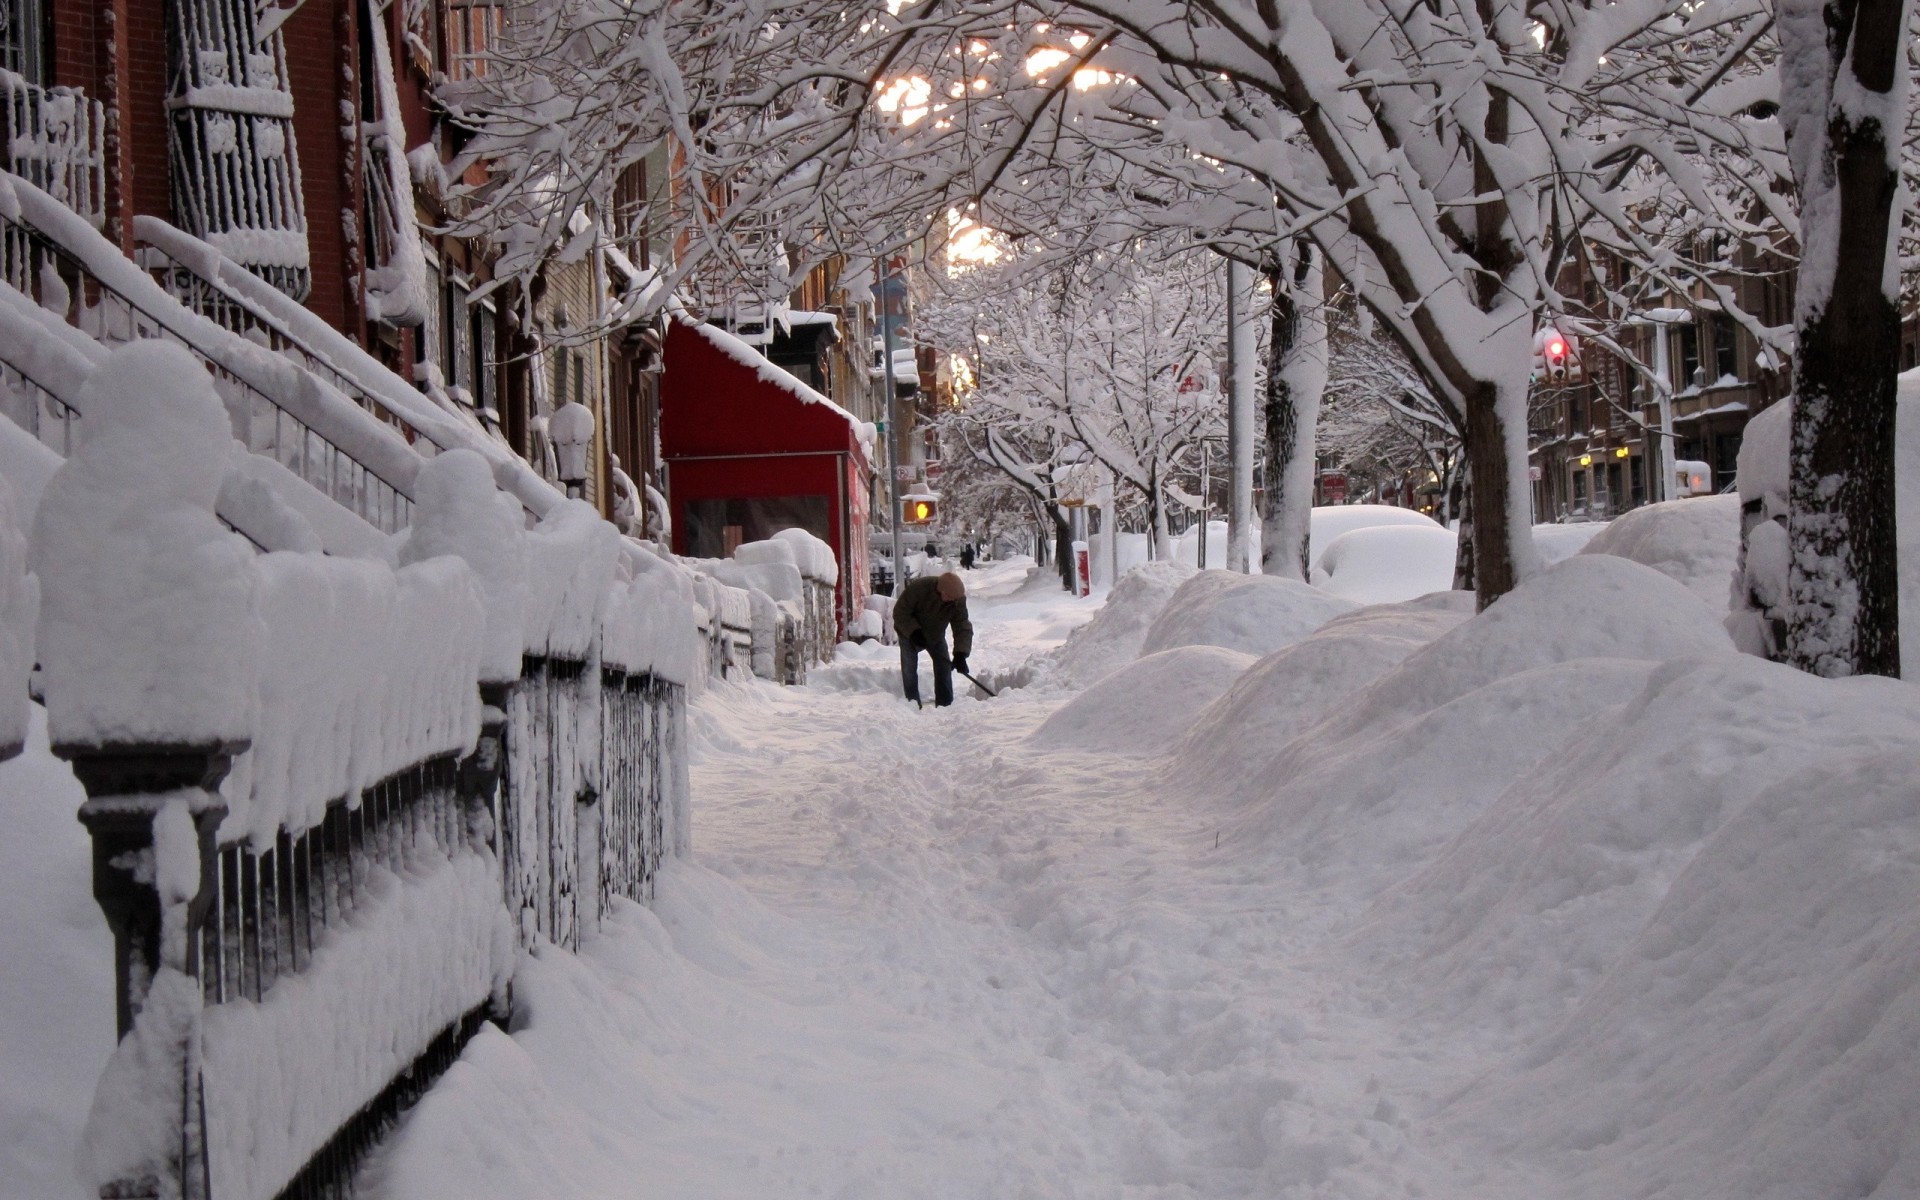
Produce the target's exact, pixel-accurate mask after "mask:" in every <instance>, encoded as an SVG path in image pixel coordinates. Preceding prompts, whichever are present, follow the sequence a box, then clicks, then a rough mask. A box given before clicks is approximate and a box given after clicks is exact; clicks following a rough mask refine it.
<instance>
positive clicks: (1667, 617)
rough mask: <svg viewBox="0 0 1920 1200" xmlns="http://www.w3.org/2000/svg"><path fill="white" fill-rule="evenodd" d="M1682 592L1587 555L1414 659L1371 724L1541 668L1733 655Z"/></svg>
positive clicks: (1380, 690)
mask: <svg viewBox="0 0 1920 1200" xmlns="http://www.w3.org/2000/svg"><path fill="white" fill-rule="evenodd" d="M1732 650H1733V644H1732V642H1731V641H1729V640H1728V638H1727V634H1726V631H1725V630H1723V629H1722V628H1721V627H1720V624H1719V622H1718V621H1717V620H1716V619H1715V618H1714V615H1713V614H1712V613H1710V612H1708V611H1707V610H1706V609H1705V608H1704V607H1703V606H1701V605H1700V604H1699V602H1698V601H1697V600H1696V599H1695V598H1694V596H1693V593H1691V592H1689V591H1687V590H1686V588H1684V587H1682V586H1681V585H1680V584H1678V583H1675V582H1674V581H1673V580H1671V579H1669V578H1667V577H1666V576H1664V575H1662V574H1660V573H1659V572H1657V571H1654V570H1653V569H1651V568H1649V567H1643V566H1641V565H1639V564H1638V563H1633V562H1629V561H1628V560H1626V559H1622V558H1615V557H1613V556H1611V555H1599V554H1595V555H1578V556H1575V557H1573V558H1570V559H1567V560H1566V561H1564V562H1561V563H1559V564H1557V565H1555V566H1552V567H1549V568H1547V569H1546V570H1544V571H1542V572H1540V573H1539V574H1538V575H1535V576H1533V577H1532V578H1530V579H1527V580H1526V581H1524V582H1522V583H1521V585H1520V586H1519V587H1517V588H1515V589H1514V590H1513V591H1511V592H1509V593H1507V594H1506V595H1505V596H1503V597H1501V598H1500V599H1499V600H1498V601H1496V602H1495V603H1494V604H1493V605H1492V606H1491V607H1489V608H1488V609H1487V610H1486V611H1485V612H1483V613H1481V614H1480V615H1479V616H1478V617H1476V618H1475V619H1473V620H1472V621H1469V622H1467V623H1466V624H1464V625H1462V626H1460V627H1459V628H1458V629H1455V630H1453V631H1452V632H1451V633H1448V634H1446V635H1444V636H1442V637H1441V638H1439V639H1438V640H1436V641H1434V642H1433V643H1432V644H1431V645H1429V646H1426V647H1425V648H1423V649H1421V650H1420V651H1419V652H1418V653H1416V654H1415V655H1413V656H1412V657H1410V658H1408V659H1407V660H1406V661H1405V662H1404V663H1402V664H1401V666H1400V668H1399V669H1397V670H1396V671H1395V672H1393V674H1392V675H1391V676H1389V677H1387V678H1386V679H1383V680H1382V681H1381V683H1380V684H1379V685H1378V686H1376V687H1375V688H1374V689H1373V692H1374V694H1373V696H1372V699H1371V704H1370V707H1371V708H1372V709H1373V710H1375V711H1374V712H1373V713H1372V714H1371V715H1369V717H1368V718H1367V719H1374V718H1375V717H1384V716H1385V715H1387V714H1390V713H1400V714H1406V713H1415V712H1425V711H1427V710H1430V709H1433V708H1436V707H1438V706H1439V705H1442V704H1445V703H1446V702H1447V701H1449V700H1452V699H1454V698H1455V697H1458V696H1462V695H1465V694H1466V693H1468V692H1470V691H1472V690H1474V689H1475V688H1479V687H1484V686H1486V685H1487V684H1489V683H1492V682H1494V681H1495V680H1498V679H1503V678H1505V677H1507V676H1509V675H1514V674H1518V673H1519V672H1521V671H1527V670H1531V669H1533V668H1535V667H1544V666H1551V665H1553V664H1555V663H1563V662H1569V661H1571V660H1573V659H1578V658H1624V659H1635V660H1642V661H1655V662H1663V661H1666V660H1668V659H1674V658H1687V657H1694V656H1700V655H1714V654H1722V653H1731V652H1732Z"/></svg>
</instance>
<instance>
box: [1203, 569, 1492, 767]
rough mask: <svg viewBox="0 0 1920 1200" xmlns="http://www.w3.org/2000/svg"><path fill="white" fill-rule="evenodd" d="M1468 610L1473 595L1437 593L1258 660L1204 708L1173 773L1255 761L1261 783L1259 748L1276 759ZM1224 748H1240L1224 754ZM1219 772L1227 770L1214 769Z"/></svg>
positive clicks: (1339, 620) (1332, 627)
mask: <svg viewBox="0 0 1920 1200" xmlns="http://www.w3.org/2000/svg"><path fill="white" fill-rule="evenodd" d="M1473 611H1474V598H1473V595H1472V593H1470V592H1435V593H1433V594H1431V595H1428V596H1425V597H1422V598H1421V599H1418V600H1412V601H1408V602H1405V603H1401V604H1382V605H1374V606H1371V607H1368V608H1362V609H1359V610H1357V611H1354V612H1351V613H1346V614H1343V615H1341V616H1337V617H1335V618H1333V620H1331V621H1328V622H1327V623H1326V624H1325V625H1322V626H1321V627H1320V628H1319V629H1318V630H1317V631H1316V632H1315V633H1314V634H1313V636H1311V637H1308V638H1306V639H1305V640H1303V641H1299V642H1295V643H1294V644H1293V645H1291V646H1286V647H1283V648H1281V649H1279V650H1276V651H1274V652H1273V653H1272V654H1269V655H1267V656H1266V657H1265V658H1262V659H1260V660H1259V661H1258V662H1256V663H1255V664H1254V665H1253V666H1252V667H1251V668H1249V669H1248V670H1247V672H1246V673H1245V674H1243V675H1241V676H1240V678H1239V679H1238V680H1237V681H1236V682H1235V683H1234V685H1233V687H1232V688H1231V689H1230V690H1229V691H1227V692H1226V694H1225V695H1223V696H1222V697H1220V699H1218V700H1217V701H1215V702H1214V703H1212V704H1210V705H1208V706H1207V708H1206V709H1204V710H1203V711H1202V712H1201V713H1200V714H1199V715H1198V716H1197V718H1196V719H1195V720H1194V722H1193V725H1192V728H1191V733H1190V735H1189V737H1188V740H1187V743H1186V744H1185V745H1184V746H1183V747H1182V748H1181V750H1180V752H1179V753H1178V755H1177V756H1176V757H1175V759H1174V764H1175V766H1176V768H1177V771H1176V773H1177V774H1179V775H1182V776H1185V777H1190V778H1207V779H1224V778H1230V777H1233V776H1234V775H1235V771H1236V770H1237V769H1243V768H1244V764H1246V763H1247V762H1253V763H1256V764H1259V765H1257V766H1256V767H1255V768H1254V770H1253V771H1252V773H1251V774H1252V776H1253V778H1255V779H1257V778H1261V777H1264V775H1265V774H1266V773H1265V770H1264V764H1263V763H1261V761H1260V758H1259V755H1258V753H1257V751H1258V748H1260V747H1265V748H1266V750H1267V751H1268V752H1269V753H1277V752H1278V751H1279V750H1281V749H1282V748H1284V747H1285V746H1286V744H1287V743H1288V742H1290V741H1292V740H1293V739H1294V738H1295V737H1297V736H1299V735H1300V734H1302V733H1304V732H1306V730H1308V729H1310V728H1312V727H1313V726H1314V725H1316V724H1318V723H1319V722H1320V721H1321V720H1322V719H1323V718H1325V717H1326V715H1327V714H1328V713H1329V712H1331V711H1333V709H1334V708H1336V707H1337V706H1338V705H1339V704H1340V703H1341V702H1342V701H1344V700H1346V699H1347V697H1349V696H1351V695H1353V694H1354V693H1356V692H1358V691H1359V690H1360V689H1362V688H1364V687H1366V686H1367V685H1368V684H1370V683H1372V682H1373V681H1374V680H1376V679H1378V678H1380V676H1382V675H1384V674H1386V673H1387V672H1388V671H1389V670H1391V669H1393V668H1394V667H1395V666H1397V665H1399V663H1400V662H1401V661H1402V660H1403V659H1405V658H1406V657H1407V656H1408V655H1409V654H1412V653H1413V652H1414V651H1415V650H1418V649H1420V647H1422V646H1425V645H1426V644H1427V643H1429V642H1431V641H1433V640H1434V639H1435V638H1437V637H1439V636H1440V635H1441V634H1443V633H1446V632H1447V631H1449V630H1451V629H1453V628H1455V627H1456V626H1458V625H1460V624H1462V623H1463V622H1465V621H1466V620H1467V619H1468V618H1469V617H1471V616H1473ZM1222 747H1238V748H1242V749H1239V750H1237V751H1236V752H1235V753H1233V754H1229V755H1224V756H1223V755H1222V754H1221V752H1220V751H1221V748H1222ZM1220 767H1226V768H1227V770H1225V771H1218V770H1217V769H1218V768H1220Z"/></svg>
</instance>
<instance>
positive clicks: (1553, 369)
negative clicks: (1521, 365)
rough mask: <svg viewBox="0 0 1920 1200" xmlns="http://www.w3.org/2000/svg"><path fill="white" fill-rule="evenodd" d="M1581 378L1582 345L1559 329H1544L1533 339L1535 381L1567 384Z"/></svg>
mask: <svg viewBox="0 0 1920 1200" xmlns="http://www.w3.org/2000/svg"><path fill="white" fill-rule="evenodd" d="M1578 378H1580V343H1579V342H1578V341H1576V340H1575V339H1574V338H1572V337H1569V336H1568V335H1566V334H1564V333H1561V332H1560V331H1559V330H1558V329H1551V328H1549V329H1542V330H1541V331H1540V332H1538V333H1536V334H1535V335H1534V338H1533V379H1534V381H1535V382H1536V383H1537V382H1540V381H1542V380H1545V381H1547V382H1549V383H1565V382H1567V381H1568V380H1572V379H1578Z"/></svg>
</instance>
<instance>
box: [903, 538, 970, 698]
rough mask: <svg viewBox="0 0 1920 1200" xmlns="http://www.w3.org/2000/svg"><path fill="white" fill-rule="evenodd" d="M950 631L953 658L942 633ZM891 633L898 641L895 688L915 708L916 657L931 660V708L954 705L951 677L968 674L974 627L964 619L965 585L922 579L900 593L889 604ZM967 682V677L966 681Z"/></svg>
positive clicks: (948, 577) (949, 578)
mask: <svg viewBox="0 0 1920 1200" xmlns="http://www.w3.org/2000/svg"><path fill="white" fill-rule="evenodd" d="M948 626H952V628H953V654H952V656H951V657H949V656H948V654H947V628H948ZM893 631H894V632H895V633H897V634H899V635H900V687H901V690H902V691H904V692H905V693H906V696H907V699H909V700H911V701H913V702H914V703H915V704H918V703H920V652H921V651H922V650H925V651H926V652H927V655H928V657H930V658H932V659H933V703H934V705H935V706H936V707H941V708H944V707H945V706H947V705H949V704H952V703H953V673H954V672H955V671H958V672H960V673H961V674H962V675H966V674H967V653H968V651H970V650H972V649H973V622H972V621H969V620H968V619H967V585H966V584H965V583H963V582H961V579H960V577H959V576H958V575H955V574H954V573H953V572H951V571H949V572H947V573H946V574H945V575H939V576H932V575H926V576H922V577H920V578H919V579H916V580H914V581H913V582H912V583H909V584H908V585H907V586H906V587H904V588H901V589H900V598H899V599H897V600H895V601H894V602H893ZM968 678H972V676H968Z"/></svg>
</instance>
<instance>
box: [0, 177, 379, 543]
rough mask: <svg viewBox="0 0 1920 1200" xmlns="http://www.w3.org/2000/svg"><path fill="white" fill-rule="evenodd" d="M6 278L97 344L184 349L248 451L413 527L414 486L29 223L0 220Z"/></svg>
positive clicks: (354, 505)
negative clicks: (367, 459) (149, 343)
mask: <svg viewBox="0 0 1920 1200" xmlns="http://www.w3.org/2000/svg"><path fill="white" fill-rule="evenodd" d="M0 277H4V279H5V282H7V283H9V284H11V285H12V286H13V287H14V288H15V289H17V290H18V291H20V292H21V293H23V294H25V295H26V296H28V297H30V298H32V299H33V300H34V301H36V302H37V303H39V304H40V306H41V307H43V308H46V309H48V310H49V311H51V312H54V313H56V314H57V315H59V316H60V317H61V318H62V319H64V320H65V321H66V322H67V323H68V324H70V325H72V326H74V327H75V328H77V329H79V330H81V331H82V332H84V333H86V334H88V335H89V336H91V337H93V338H95V339H96V340H99V341H103V342H130V341H134V340H136V339H139V338H160V339H163V340H166V341H170V342H173V343H175V344H177V345H180V346H183V347H185V348H186V349H187V350H188V352H190V353H191V354H193V356H194V357H195V358H197V359H199V360H200V362H201V363H202V364H203V365H205V366H206V368H207V370H208V371H209V373H211V374H212V376H213V378H214V383H215V386H216V387H217V388H219V389H220V391H221V392H222V394H223V398H224V399H225V400H226V402H227V409H228V412H229V413H230V414H231V415H232V416H233V419H234V433H235V436H237V437H238V438H240V440H241V441H242V442H244V443H245V444H246V445H247V448H248V449H250V450H252V451H254V452H255V453H257V454H263V455H266V456H268V457H271V458H273V459H275V460H276V461H278V462H279V463H280V464H281V465H282V466H285V467H286V468H288V469H289V470H291V471H292V472H293V473H294V474H296V475H299V476H300V477H301V478H302V479H305V480H306V481H307V482H308V483H310V484H312V485H313V486H314V487H315V488H317V489H319V490H320V491H321V492H322V493H323V494H325V495H327V496H329V497H331V498H333V499H334V500H335V501H337V502H338V503H340V504H341V505H343V506H344V507H346V508H347V509H348V510H350V511H352V512H354V513H356V514H357V515H359V516H360V517H362V518H363V519H365V520H366V521H367V522H368V523H370V524H372V525H373V526H375V527H376V528H378V529H381V530H383V531H385V532H387V533H395V532H398V531H399V530H401V529H404V528H406V527H407V526H408V525H409V524H410V523H411V521H412V515H413V500H412V498H411V497H410V496H409V495H408V490H409V489H408V487H406V486H403V485H402V484H400V483H397V482H395V481H394V480H392V479H389V478H387V477H385V476H383V475H382V474H381V473H380V472H378V471H377V470H375V469H374V468H373V467H371V466H369V465H368V464H366V463H364V462H361V461H360V460H359V459H357V458H356V457H355V456H354V455H353V454H351V453H349V452H348V451H347V450H346V449H344V448H342V447H341V446H340V445H339V444H338V443H337V442H335V441H334V440H333V439H331V438H329V437H327V436H326V435H325V434H323V433H321V432H320V431H319V430H317V429H314V428H313V427H312V426H311V425H310V424H308V423H307V422H305V421H303V420H301V419H300V418H299V417H297V416H295V415H294V414H293V413H292V412H291V411H289V410H288V409H287V408H286V407H285V406H284V405H282V404H281V403H280V402H279V401H278V400H276V399H275V398H274V397H273V396H271V395H269V394H268V393H267V392H266V391H265V390H263V389H262V388H261V387H260V386H259V385H258V384H257V383H255V382H254V380H253V379H251V378H249V377H248V375H247V374H245V373H243V372H244V370H245V369H244V368H241V367H237V366H236V365H235V364H233V363H229V362H226V361H223V360H222V359H221V358H218V357H216V356H215V355H213V354H211V353H209V352H208V350H207V349H206V347H205V346H204V345H203V344H202V340H201V339H199V338H196V337H194V336H193V335H192V331H191V329H190V327H187V326H186V325H185V323H184V322H183V321H182V320H181V318H180V317H179V316H175V315H174V314H167V313H161V312H157V311H155V310H154V309H153V308H150V307H148V306H146V305H143V304H141V303H140V302H139V301H137V300H135V299H133V298H132V297H130V296H128V295H127V294H126V293H125V291H123V290H122V289H120V288H118V287H116V286H115V285H114V284H112V283H111V282H109V281H107V280H105V279H103V278H101V276H100V275H99V274H98V273H97V272H95V271H93V270H92V269H91V268H89V267H88V266H87V264H86V263H85V261H83V260H82V258H81V257H80V256H79V255H78V254H76V253H74V252H73V251H72V250H70V249H69V248H67V247H66V246H63V245H61V244H60V242H59V241H57V240H56V239H55V238H53V237H52V236H50V235H49V234H47V233H45V232H43V231H42V230H40V229H38V228H36V227H35V226H34V225H33V224H31V223H30V222H29V221H28V220H27V219H26V218H24V217H18V218H16V217H9V216H5V215H0ZM183 315H184V314H183ZM312 382H313V383H315V384H317V383H319V382H320V381H319V380H313V381H312Z"/></svg>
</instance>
